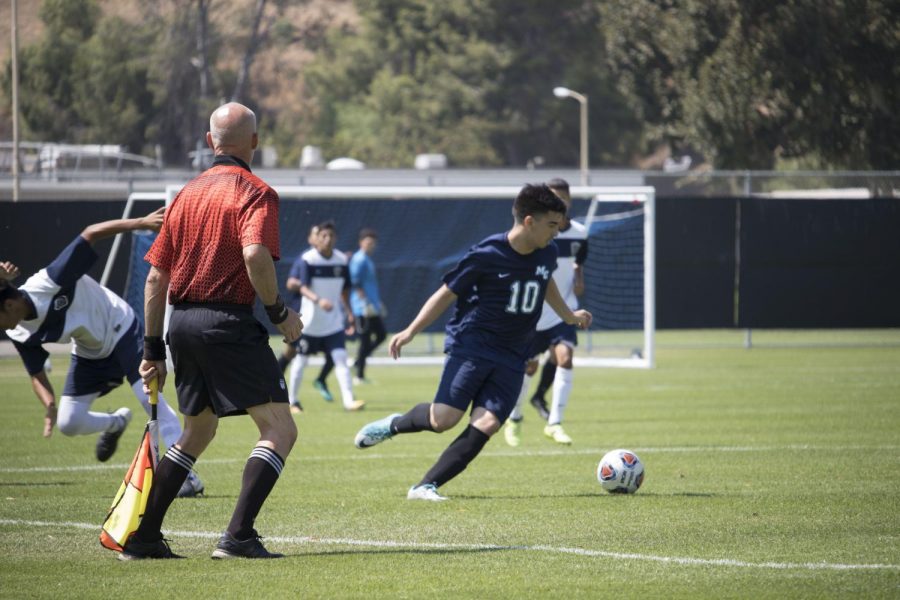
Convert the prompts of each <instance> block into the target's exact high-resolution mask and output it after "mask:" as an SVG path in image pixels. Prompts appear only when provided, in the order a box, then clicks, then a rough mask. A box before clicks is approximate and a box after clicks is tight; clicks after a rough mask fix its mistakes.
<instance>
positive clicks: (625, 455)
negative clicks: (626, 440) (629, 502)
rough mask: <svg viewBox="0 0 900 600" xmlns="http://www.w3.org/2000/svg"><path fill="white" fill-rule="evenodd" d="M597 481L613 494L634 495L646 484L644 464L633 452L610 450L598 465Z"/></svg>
mask: <svg viewBox="0 0 900 600" xmlns="http://www.w3.org/2000/svg"><path fill="white" fill-rule="evenodd" d="M597 481H599V482H600V485H601V486H603V489H604V490H606V491H607V492H609V493H611V494H633V493H635V492H636V491H637V490H638V488H639V487H641V484H642V483H644V463H642V462H641V459H639V458H638V455H637V454H635V453H634V452H632V451H631V450H624V449H619V450H610V451H609V452H607V453H606V454H604V455H603V458H601V459H600V463H599V464H598V465H597Z"/></svg>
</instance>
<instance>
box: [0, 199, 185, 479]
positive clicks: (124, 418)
mask: <svg viewBox="0 0 900 600" xmlns="http://www.w3.org/2000/svg"><path fill="white" fill-rule="evenodd" d="M164 211H165V209H159V210H158V211H156V212H154V213H152V214H150V215H147V216H146V217H140V218H136V219H117V220H113V221H104V222H102V223H97V224H94V225H90V226H88V227H87V228H85V230H84V231H83V232H82V233H81V234H80V235H78V236H77V237H76V238H75V239H74V240H73V241H72V243H70V244H69V245H68V246H66V248H65V249H64V250H63V251H62V252H61V253H60V254H59V256H57V257H56V259H55V260H54V261H53V262H52V263H50V264H49V265H48V266H47V267H46V268H44V269H41V270H40V271H38V272H37V273H35V274H34V275H32V276H31V277H29V278H28V280H27V281H25V283H24V284H22V285H21V287H18V288H17V287H16V286H14V285H13V284H11V283H10V281H11V280H12V279H15V278H16V277H17V276H18V274H19V270H18V268H16V266H15V265H13V264H12V263H10V262H3V263H0V327H2V328H3V329H5V330H6V334H7V335H8V336H9V338H10V339H11V340H12V342H13V345H14V346H15V348H16V350H17V351H18V352H19V355H20V356H21V358H22V362H23V363H25V369H26V371H28V374H29V376H30V377H31V386H32V389H33V390H34V393H35V395H36V396H37V397H38V400H40V401H41V403H42V404H43V405H44V407H45V409H46V415H45V416H44V437H49V436H50V435H51V434H52V433H53V426H54V425H56V426H57V427H58V428H59V430H60V432H62V433H63V434H64V435H69V436H72V435H89V434H93V433H99V434H100V437H99V438H98V439H97V446H96V455H97V459H98V460H100V461H106V460H109V458H110V457H111V456H112V455H113V453H114V452H115V451H116V447H117V445H118V441H119V437H121V435H122V432H123V431H124V430H125V428H126V427H127V426H128V423H129V422H130V420H131V411H130V410H129V409H128V408H126V407H122V408H119V409H118V410H116V411H115V412H114V413H112V414H107V413H100V412H93V411H91V410H90V407H91V404H92V403H93V401H94V400H96V399H97V398H99V397H100V396H102V395H104V394H107V393H109V392H111V391H112V390H113V389H115V388H116V387H118V386H119V385H121V383H122V379H123V378H127V380H128V383H129V385H130V386H131V389H132V391H133V392H134V395H135V396H136V397H137V399H138V400H139V401H140V403H141V405H142V406H143V407H144V409H145V410H146V411H147V414H148V415H149V414H150V404H149V400H148V397H147V395H146V394H145V393H144V390H143V382H142V381H141V378H140V375H139V374H138V366H139V365H140V362H141V356H142V354H143V341H144V340H143V334H142V333H141V332H142V331H143V326H142V325H141V324H140V322H139V320H138V318H137V317H136V316H135V314H134V310H132V308H131V307H130V306H129V305H128V303H126V302H125V301H124V300H122V299H121V298H119V297H118V296H117V295H116V294H114V293H113V292H111V291H110V290H108V289H106V288H105V287H103V286H101V285H100V284H99V283H97V282H96V281H95V280H94V279H92V278H91V277H90V276H88V275H87V272H88V271H89V270H90V268H91V267H92V266H93V265H94V263H95V262H96V261H97V258H98V257H97V253H96V252H95V251H94V248H93V246H92V244H94V243H95V242H96V241H98V240H101V239H104V238H107V237H111V236H113V235H116V234H118V233H122V232H125V231H134V230H138V229H150V230H153V231H159V228H160V225H161V224H162V220H163V213H164ZM70 340H71V342H72V359H71V362H70V364H69V372H68V375H67V377H66V383H65V386H64V388H63V392H62V395H61V397H60V400H59V408H58V409H57V407H56V396H55V393H54V391H53V386H52V385H51V383H50V379H49V378H48V377H47V373H46V371H45V366H44V365H45V362H46V360H47V357H48V356H49V353H48V352H47V351H46V350H45V349H44V347H43V344H48V343H54V342H61V343H66V342H68V341H70ZM157 413H158V418H159V424H160V434H161V435H162V438H163V442H164V443H165V445H166V447H168V446H171V445H172V444H174V443H175V442H176V441H177V440H178V437H179V436H180V435H181V423H180V422H179V420H178V416H177V415H176V414H175V412H174V411H173V410H172V409H171V408H170V407H169V405H168V404H167V403H166V401H165V398H163V397H162V396H160V398H159V405H158V407H157ZM189 479H192V480H189V481H186V482H185V486H184V488H183V490H182V493H179V495H180V496H188V495H196V494H197V493H201V492H202V491H203V484H202V483H201V482H200V480H199V479H198V478H197V477H196V475H194V474H193V473H192V474H191V478H189ZM189 488H190V489H189ZM191 491H193V493H190V492H191Z"/></svg>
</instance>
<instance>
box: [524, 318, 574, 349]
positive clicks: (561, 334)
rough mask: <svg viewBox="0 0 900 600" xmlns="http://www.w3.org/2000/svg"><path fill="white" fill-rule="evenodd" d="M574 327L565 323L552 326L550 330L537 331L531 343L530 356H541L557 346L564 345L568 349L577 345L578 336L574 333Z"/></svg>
mask: <svg viewBox="0 0 900 600" xmlns="http://www.w3.org/2000/svg"><path fill="white" fill-rule="evenodd" d="M575 331H576V330H575V326H574V325H568V324H566V323H560V324H559V325H554V326H553V327H551V328H550V329H546V330H544V331H538V332H537V333H536V334H535V336H534V341H533V342H531V356H537V355H538V354H543V353H544V352H546V351H547V350H548V349H549V348H550V347H551V346H555V345H557V344H565V345H566V346H569V347H570V348H574V347H575V346H577V345H578V335H576V333H575Z"/></svg>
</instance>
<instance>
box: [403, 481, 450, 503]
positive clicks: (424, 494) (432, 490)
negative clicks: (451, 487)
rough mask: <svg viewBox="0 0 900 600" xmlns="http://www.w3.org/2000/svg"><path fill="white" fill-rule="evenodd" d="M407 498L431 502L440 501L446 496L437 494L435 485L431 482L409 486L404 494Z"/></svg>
mask: <svg viewBox="0 0 900 600" xmlns="http://www.w3.org/2000/svg"><path fill="white" fill-rule="evenodd" d="M406 499H407V500H429V501H431V502H441V501H443V500H446V499H447V497H446V496H441V495H440V494H438V491H437V487H436V486H435V485H434V484H433V483H426V484H425V485H414V486H412V487H411V488H409V492H407V494H406Z"/></svg>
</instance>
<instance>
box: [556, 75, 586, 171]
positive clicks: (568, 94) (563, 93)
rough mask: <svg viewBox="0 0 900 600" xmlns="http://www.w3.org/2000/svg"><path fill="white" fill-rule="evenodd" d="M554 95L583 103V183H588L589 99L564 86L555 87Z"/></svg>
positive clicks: (581, 138)
mask: <svg viewBox="0 0 900 600" xmlns="http://www.w3.org/2000/svg"><path fill="white" fill-rule="evenodd" d="M553 95H554V96H556V97H557V98H574V99H575V100H577V101H578V104H580V105H581V127H580V129H581V133H580V136H579V138H580V140H581V153H580V154H581V161H580V162H581V165H580V167H581V185H587V184H588V99H587V96H586V95H584V94H579V93H578V92H576V91H574V90H570V89H569V88H564V87H555V88H553Z"/></svg>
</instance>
